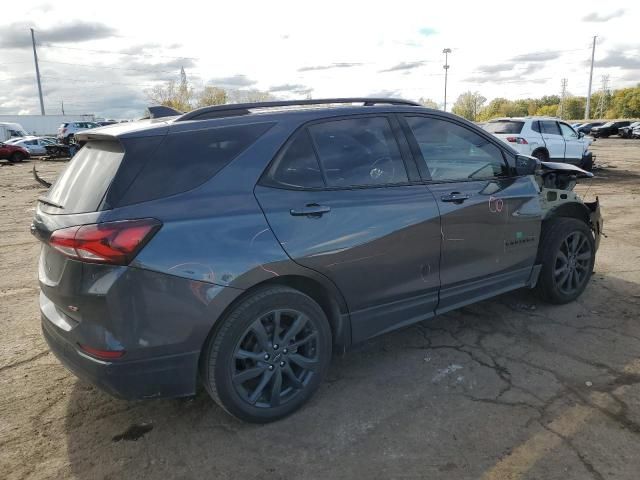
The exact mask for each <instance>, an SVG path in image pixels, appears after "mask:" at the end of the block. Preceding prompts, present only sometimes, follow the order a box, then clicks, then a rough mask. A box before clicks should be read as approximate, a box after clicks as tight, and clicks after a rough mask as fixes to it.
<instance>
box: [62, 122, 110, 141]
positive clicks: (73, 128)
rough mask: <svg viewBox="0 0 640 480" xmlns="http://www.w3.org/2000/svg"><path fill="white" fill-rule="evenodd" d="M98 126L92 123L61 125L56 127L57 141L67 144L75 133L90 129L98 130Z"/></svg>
mask: <svg viewBox="0 0 640 480" xmlns="http://www.w3.org/2000/svg"><path fill="white" fill-rule="evenodd" d="M99 126H100V125H98V124H97V123H94V122H68V123H63V124H62V125H60V126H59V127H58V135H57V137H58V141H60V142H62V143H64V144H68V143H69V142H70V141H71V139H72V138H73V136H74V135H75V134H76V133H78V132H82V131H84V130H89V129H91V128H98V127H99Z"/></svg>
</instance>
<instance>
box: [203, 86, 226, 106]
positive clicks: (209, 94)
mask: <svg viewBox="0 0 640 480" xmlns="http://www.w3.org/2000/svg"><path fill="white" fill-rule="evenodd" d="M224 103H227V92H226V90H224V89H223V88H219V87H213V86H211V85H207V86H206V87H204V88H203V89H202V92H200V93H199V94H198V99H197V106H198V107H208V106H209V105H222V104H224Z"/></svg>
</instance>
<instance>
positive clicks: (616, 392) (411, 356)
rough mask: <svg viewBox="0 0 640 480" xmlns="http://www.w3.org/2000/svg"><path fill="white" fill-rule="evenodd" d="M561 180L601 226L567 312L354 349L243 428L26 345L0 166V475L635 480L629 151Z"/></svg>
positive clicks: (635, 184)
mask: <svg viewBox="0 0 640 480" xmlns="http://www.w3.org/2000/svg"><path fill="white" fill-rule="evenodd" d="M593 150H594V152H595V154H596V155H597V161H598V162H599V163H600V164H602V165H604V167H605V168H601V169H599V170H598V171H597V174H598V178H597V179H595V180H594V181H592V182H585V183H583V184H581V185H580V186H579V187H578V190H579V191H580V192H581V193H582V194H586V195H587V199H590V200H592V199H593V197H594V196H595V195H599V196H600V200H601V203H602V211H603V215H604V216H605V233H606V234H607V238H604V239H603V241H602V243H601V247H600V251H599V253H598V259H597V263H596V274H595V275H594V277H593V279H592V281H591V283H590V285H589V287H588V289H587V291H586V293H585V294H584V295H583V296H582V297H581V298H580V299H579V301H577V302H575V303H572V304H569V305H564V306H549V305H544V304H541V303H540V302H538V301H537V300H536V299H535V298H534V297H533V296H532V295H531V294H530V292H528V291H519V292H514V293H510V294H506V295H502V296H500V297H498V298H496V299H493V300H490V301H485V302H482V303H479V304H476V305H473V306H470V307H467V308H463V309H461V310H459V311H455V312H452V313H449V314H447V315H444V316H442V317H439V318H437V319H435V320H432V321H430V322H428V323H423V324H419V325H416V326H413V327H411V328H408V329H405V330H402V331H399V332H396V333H392V334H389V335H386V336H383V337H380V338H378V339H376V340H374V341H370V342H368V343H366V344H364V345H361V346H358V347H357V348H355V349H354V350H352V351H350V352H348V353H347V354H346V355H344V356H339V357H336V358H335V359H334V361H333V364H332V367H331V371H330V375H329V379H328V381H327V382H326V383H325V384H324V385H323V386H322V387H321V389H320V391H319V392H318V394H317V395H316V396H315V397H314V399H313V400H312V401H311V402H310V404H308V405H307V406H306V407H305V408H303V409H302V410H301V411H300V412H298V413H297V414H295V415H293V416H292V417H290V418H287V419H285V420H283V421H280V422H277V423H275V424H270V425H265V426H256V425H248V424H243V423H241V422H238V421H236V420H234V419H233V418H230V417H229V416H228V415H226V414H225V413H224V412H223V411H221V409H220V408H218V407H217V406H216V405H215V404H213V402H212V401H210V400H209V398H208V397H207V395H206V394H205V393H200V394H199V395H197V396H196V397H194V398H189V399H181V400H154V401H141V402H126V401H121V400H115V399H113V398H111V397H109V396H108V395H106V394H104V393H102V392H100V391H98V390H96V389H95V388H93V387H92V386H90V385H88V384H85V383H83V382H81V381H79V380H77V379H76V378H75V377H73V376H72V375H71V374H69V373H68V372H67V371H66V370H65V369H64V368H63V367H62V366H61V365H60V364H59V363H58V361H57V360H56V359H55V357H54V356H53V355H52V354H50V353H48V350H47V348H46V345H45V343H44V341H43V339H42V337H41V335H40V325H39V323H40V320H39V312H38V289H37V275H36V265H37V258H38V252H39V246H38V242H37V241H36V240H35V239H34V238H33V237H32V236H31V235H30V234H29V228H28V227H29V223H30V221H31V217H32V215H33V211H34V206H35V198H36V197H37V196H38V195H40V194H42V193H44V189H42V188H41V187H40V186H39V185H38V184H37V183H35V181H34V180H33V177H32V175H31V169H32V167H33V166H34V165H35V166H36V168H37V169H38V171H39V172H40V175H41V176H43V177H45V178H49V179H51V178H54V177H55V175H56V174H57V173H58V172H59V171H60V170H61V169H62V168H63V166H64V163H61V162H43V161H39V160H34V161H31V162H25V163H23V164H17V165H12V166H11V165H7V164H5V163H4V162H0V163H1V164H2V167H1V168H0V213H1V215H0V247H1V248H0V392H1V393H2V394H1V395H0V472H2V473H0V477H2V478H6V479H26V478H29V479H45V478H47V479H49V478H51V479H60V478H82V479H85V478H86V479H95V478H118V479H122V478H126V479H130V478H162V479H163V480H166V479H173V478H180V479H187V478H194V479H196V478H197V479H202V478H216V479H224V478H244V479H252V478H276V479H277V478H287V479H291V478H403V479H404V478H424V479H439V478H442V479H445V478H446V479H451V478H455V479H476V478H482V479H545V480H551V479H556V478H557V479H562V480H570V479H580V480H583V479H590V478H593V479H613V478H616V479H630V480H631V479H637V478H638V476H639V473H638V472H640V324H639V320H640V315H639V312H640V285H639V283H640V235H639V232H640V214H639V213H638V209H639V208H640V141H633V140H620V139H617V138H615V139H603V140H598V141H597V142H596V144H595V145H594V148H593Z"/></svg>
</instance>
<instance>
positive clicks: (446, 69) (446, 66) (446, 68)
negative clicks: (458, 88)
mask: <svg viewBox="0 0 640 480" xmlns="http://www.w3.org/2000/svg"><path fill="white" fill-rule="evenodd" d="M442 53H444V65H443V67H442V68H444V111H445V112H446V111H447V76H448V75H447V74H448V73H449V54H450V53H451V49H450V48H445V49H444V50H442Z"/></svg>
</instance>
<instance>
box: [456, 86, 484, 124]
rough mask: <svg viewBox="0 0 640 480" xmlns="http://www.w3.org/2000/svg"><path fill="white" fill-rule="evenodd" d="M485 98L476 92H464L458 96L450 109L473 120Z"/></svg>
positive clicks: (476, 116)
mask: <svg viewBox="0 0 640 480" xmlns="http://www.w3.org/2000/svg"><path fill="white" fill-rule="evenodd" d="M486 101H487V99H486V98H485V97H483V96H482V95H480V93H478V92H471V91H469V92H465V93H463V94H462V95H460V96H459V97H458V99H457V100H456V103H454V104H453V108H452V109H451V111H452V112H453V113H455V114H456V115H460V116H461V117H464V118H466V119H467V120H471V121H475V120H477V119H478V116H479V113H480V110H481V109H482V106H483V105H484V102H486Z"/></svg>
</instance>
